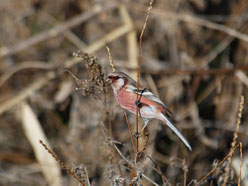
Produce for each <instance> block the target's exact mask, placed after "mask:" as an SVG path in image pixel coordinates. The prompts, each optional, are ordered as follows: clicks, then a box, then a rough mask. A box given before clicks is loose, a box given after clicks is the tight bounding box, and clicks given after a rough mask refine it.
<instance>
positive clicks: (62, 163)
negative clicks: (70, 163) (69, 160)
mask: <svg viewBox="0 0 248 186" xmlns="http://www.w3.org/2000/svg"><path fill="white" fill-rule="evenodd" d="M39 142H40V144H41V145H42V146H43V147H44V148H45V149H46V150H47V152H48V153H49V154H51V155H52V157H53V158H54V159H55V160H56V161H57V162H58V163H59V164H60V166H61V167H62V168H63V169H65V170H66V172H67V173H68V174H70V175H72V176H73V177H74V178H75V179H76V180H77V181H78V182H79V183H81V184H82V186H85V184H84V182H83V181H82V180H81V179H80V178H79V177H78V176H77V175H76V174H75V173H74V172H73V171H71V170H70V169H69V168H67V167H66V166H65V164H64V162H62V161H61V160H60V159H59V158H58V157H57V156H56V155H55V154H54V153H53V152H52V151H51V150H50V149H49V148H48V147H47V145H46V144H45V143H43V141H42V140H40V141H39Z"/></svg>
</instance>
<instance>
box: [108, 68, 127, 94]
mask: <svg viewBox="0 0 248 186" xmlns="http://www.w3.org/2000/svg"><path fill="white" fill-rule="evenodd" d="M128 77H129V76H128V75H127V74H125V73H123V72H110V73H109V74H108V76H107V79H106V82H107V83H108V84H110V85H111V86H112V88H113V89H114V90H115V91H117V90H120V89H121V88H122V87H124V86H125V85H126V84H127V83H128V79H129V78H128Z"/></svg>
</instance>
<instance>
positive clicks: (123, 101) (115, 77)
mask: <svg viewBox="0 0 248 186" xmlns="http://www.w3.org/2000/svg"><path fill="white" fill-rule="evenodd" d="M106 82H107V83H109V84H110V85H111V86H112V88H113V91H114V95H115V98H116V100H117V102H118V104H119V105H120V106H121V107H122V108H123V109H125V110H128V111H129V112H131V113H133V114H136V107H137V106H138V107H139V117H141V118H142V119H143V120H144V123H145V125H144V127H143V128H142V130H141V132H142V131H143V130H144V129H145V127H146V126H147V124H148V123H149V120H151V119H158V120H160V121H162V122H163V123H165V124H166V125H167V126H168V127H170V128H171V130H173V131H174V132H175V133H176V135H177V136H178V137H179V138H180V139H181V140H182V141H183V142H184V144H185V145H186V146H187V147H188V149H189V150H190V151H192V148H191V146H190V144H189V142H188V141H187V140H186V139H185V137H184V136H183V135H182V134H181V133H180V132H179V130H178V129H177V128H176V127H175V126H174V125H173V124H172V123H171V122H170V120H169V119H168V118H169V117H171V116H172V115H173V114H172V113H171V111H170V110H169V109H168V108H167V107H166V105H165V104H164V103H163V102H162V101H161V100H160V99H158V98H156V97H155V95H154V94H153V93H151V92H150V91H149V90H147V89H146V88H145V89H143V88H140V89H139V99H138V101H137V86H136V85H137V83H136V81H134V80H133V79H132V78H131V77H129V76H128V75H127V74H125V73H123V72H111V73H109V74H108V77H107V79H106Z"/></svg>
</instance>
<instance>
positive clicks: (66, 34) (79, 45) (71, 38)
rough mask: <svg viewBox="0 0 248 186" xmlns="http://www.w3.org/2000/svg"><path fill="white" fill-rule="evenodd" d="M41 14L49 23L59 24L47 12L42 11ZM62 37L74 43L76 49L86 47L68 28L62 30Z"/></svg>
mask: <svg viewBox="0 0 248 186" xmlns="http://www.w3.org/2000/svg"><path fill="white" fill-rule="evenodd" d="M42 15H43V16H44V20H45V21H48V23H50V24H53V25H55V24H59V22H58V21H57V20H56V19H55V18H54V17H53V16H51V15H50V14H48V13H47V12H42ZM62 34H63V35H64V37H66V38H67V39H68V40H69V41H71V43H72V44H74V45H75V46H76V47H77V48H78V49H80V50H82V49H83V48H85V47H86V44H85V43H84V42H82V41H81V39H79V38H78V37H77V36H76V35H75V34H74V33H73V32H72V31H70V30H65V31H64V32H62Z"/></svg>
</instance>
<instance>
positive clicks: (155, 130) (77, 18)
mask: <svg viewBox="0 0 248 186" xmlns="http://www.w3.org/2000/svg"><path fill="white" fill-rule="evenodd" d="M148 7H149V1H143V0H135V1H131V0H120V1H114V0H109V1H102V0H94V1H91V0H54V1H48V0H23V1H19V0H0V23H1V24H0V185H18V186H19V185H54V186H55V185H58V186H59V185H78V184H79V182H78V181H77V180H76V179H75V178H73V176H71V175H70V174H67V173H66V171H65V170H64V169H62V168H61V167H60V165H59V163H58V162H57V161H55V159H54V158H53V157H52V155H51V154H50V153H48V151H46V150H45V149H44V147H43V146H42V145H41V144H40V143H39V140H40V139H42V140H43V142H44V143H45V144H46V145H47V146H48V147H49V148H50V149H51V150H52V151H53V152H54V153H55V154H56V155H57V156H58V158H59V159H60V160H61V161H63V162H64V163H65V165H66V166H67V167H68V168H69V169H72V170H73V171H74V172H76V174H77V175H78V176H79V177H80V179H81V181H82V182H84V183H85V185H89V183H90V184H91V185H119V184H120V185H129V183H130V182H131V180H132V179H133V178H134V177H132V166H131V165H130V164H129V163H130V162H133V161H134V160H135V154H134V152H133V149H132V143H131V140H130V135H129V132H128V127H127V124H126V120H125V116H124V113H123V110H122V109H121V108H120V107H119V106H118V105H117V104H116V102H115V99H114V97H113V93H112V89H110V88H106V89H105V87H104V88H102V87H100V88H99V87H95V86H96V85H95V84H94V82H92V77H93V76H94V71H91V72H90V73H89V71H90V70H91V69H90V68H89V66H87V65H86V66H85V64H89V58H90V59H91V60H93V61H94V63H98V64H99V65H100V66H101V71H102V73H104V74H105V75H106V74H107V73H108V72H111V71H112V68H111V66H110V63H109V55H108V52H107V50H106V46H108V47H109V48H110V51H111V54H112V58H113V61H114V66H115V68H116V69H117V70H120V71H124V72H126V73H128V74H130V75H131V76H132V77H133V78H136V74H137V72H136V68H137V59H138V46H139V44H138V42H139V35H140V33H141V30H142V27H143V25H144V21H145V18H146V14H147V8H148ZM247 8H248V2H247V1H246V0H235V1H226V0H190V1H184V0H155V1H154V4H153V9H152V13H151V15H150V17H149V20H148V22H147V27H146V30H145V32H144V36H143V42H142V56H141V84H142V85H144V86H145V87H147V88H149V90H151V91H152V92H153V93H154V94H155V95H157V96H158V97H160V99H161V100H162V101H163V102H165V103H166V105H167V106H168V107H169V108H170V110H171V111H172V112H173V113H174V115H175V116H174V120H173V123H175V125H176V126H177V128H178V129H179V130H180V131H181V132H182V133H183V134H184V136H185V137H186V138H187V139H188V141H189V142H190V144H191V146H192V148H193V151H192V152H190V151H188V149H187V148H186V147H185V146H184V145H183V143H182V142H181V141H180V140H179V139H178V138H177V137H176V136H175V135H174V133H172V132H171V131H170V130H169V129H168V128H165V127H164V126H162V125H160V124H159V122H158V121H152V122H151V123H150V124H149V126H148V127H147V128H146V133H145V134H144V135H143V136H142V138H141V139H140V150H141V151H142V152H143V155H142V158H141V160H140V162H139V164H138V168H137V170H138V171H139V173H140V174H141V175H143V176H142V177H143V179H142V181H140V180H139V179H138V176H137V177H135V178H137V179H138V180H139V181H140V182H143V184H144V185H156V184H157V185H163V184H164V185H177V184H178V185H194V184H195V183H197V182H198V181H200V180H201V179H202V178H203V177H204V176H205V175H206V174H207V173H208V172H209V171H210V170H211V169H212V168H214V167H216V166H217V164H218V162H220V161H221V160H222V159H223V158H224V157H225V156H226V155H227V154H228V153H229V151H230V148H231V144H232V141H233V135H234V132H235V130H236V123H237V122H236V121H237V118H238V111H239V107H240V100H241V96H242V95H243V96H244V109H243V114H242V118H241V123H240V126H239V131H238V133H237V134H238V138H237V142H236V144H238V143H239V142H242V147H243V161H242V162H243V165H242V166H243V169H242V176H241V178H242V180H243V181H242V184H243V185H246V186H247V185H248V183H247V182H248V181H247V179H248V178H247V177H248V176H247V175H248V173H247V166H248V160H247V147H248V123H247V122H248V120H247V119H248V118H247V116H248V113H247V104H246V103H247V96H248V95H247V94H248V91H247V90H248V89H247V86H248V78H247V70H248V58H247V52H248V50H247V49H248V48H247V42H248V35H246V34H247V33H248V24H247V21H248V20H247V19H248V9H247ZM77 51H83V52H87V53H89V57H88V58H87V57H86V58H83V59H82V58H76V57H73V55H72V54H73V52H77ZM86 56H87V55H86ZM91 56H92V58H91ZM96 58H97V59H96ZM65 69H68V70H70V71H71V72H72V73H73V74H74V75H75V76H76V77H77V78H79V79H81V81H80V82H79V81H78V80H75V78H73V77H72V76H71V75H70V73H68V72H67V71H65ZM92 84H93V85H92ZM78 86H79V88H76V87H78ZM94 87H95V88H94ZM92 90H94V91H92ZM127 116H128V120H129V122H130V124H131V127H132V128H133V129H132V130H133V133H134V131H135V130H134V128H135V127H134V126H135V116H133V115H130V114H129V113H127ZM140 124H142V123H140ZM111 139H112V140H113V141H114V142H113V143H110V141H112V140H111ZM113 144H114V145H113ZM118 150H119V152H118ZM123 156H124V157H125V158H126V159H124V158H123ZM127 160H128V161H129V163H127ZM239 164H240V154H239V147H238V148H237V149H236V150H235V152H234V153H233V156H232V158H231V159H230V163H227V162H224V163H222V164H221V165H220V166H217V171H215V172H214V173H213V174H212V175H211V176H210V177H207V178H206V179H205V180H204V181H203V182H202V183H201V184H202V185H211V184H212V185H222V184H223V182H225V181H223V180H225V179H227V180H226V181H227V185H235V184H238V179H239V172H240V170H239V168H240V165H239ZM148 178H149V179H150V181H149V179H148ZM135 184H136V185H138V183H133V185H135Z"/></svg>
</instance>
